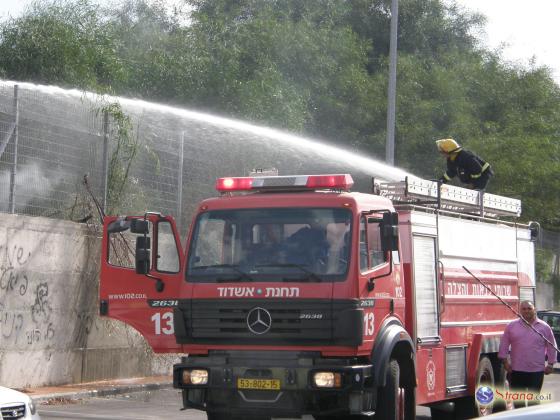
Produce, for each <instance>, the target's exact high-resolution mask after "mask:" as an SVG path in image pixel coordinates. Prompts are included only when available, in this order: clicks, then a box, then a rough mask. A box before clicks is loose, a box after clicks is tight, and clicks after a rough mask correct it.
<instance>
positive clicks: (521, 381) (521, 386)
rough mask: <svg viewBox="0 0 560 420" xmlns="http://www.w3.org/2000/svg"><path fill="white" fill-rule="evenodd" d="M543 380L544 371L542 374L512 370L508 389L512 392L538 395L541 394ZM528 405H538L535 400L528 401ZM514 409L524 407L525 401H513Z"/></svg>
mask: <svg viewBox="0 0 560 420" xmlns="http://www.w3.org/2000/svg"><path fill="white" fill-rule="evenodd" d="M543 380H544V371H542V372H521V371H518V370H513V371H512V372H511V381H510V383H509V387H510V389H511V390H512V391H513V392H532V393H534V394H538V393H540V392H541V388H542V384H543ZM528 402H529V405H536V404H539V402H538V401H536V400H535V399H533V400H531V401H528ZM513 404H514V405H515V408H519V407H525V400H517V401H514V402H513Z"/></svg>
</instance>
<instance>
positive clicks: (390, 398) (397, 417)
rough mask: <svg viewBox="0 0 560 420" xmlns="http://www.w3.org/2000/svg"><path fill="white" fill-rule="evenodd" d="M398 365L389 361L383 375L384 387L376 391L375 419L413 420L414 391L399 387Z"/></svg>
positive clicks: (411, 388)
mask: <svg viewBox="0 0 560 420" xmlns="http://www.w3.org/2000/svg"><path fill="white" fill-rule="evenodd" d="M400 375H401V370H400V366H399V363H398V362H397V361H396V360H395V359H391V361H390V362H389V365H388V366H387V370H386V373H385V386H384V387H383V388H380V389H379V391H378V397H377V400H378V401H379V402H381V404H379V405H378V407H377V410H376V413H375V419H378V420H414V418H415V412H416V389H415V388H414V387H405V388H403V387H401V386H400V379H399V378H400Z"/></svg>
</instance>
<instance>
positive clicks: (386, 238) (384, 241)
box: [381, 212, 399, 252]
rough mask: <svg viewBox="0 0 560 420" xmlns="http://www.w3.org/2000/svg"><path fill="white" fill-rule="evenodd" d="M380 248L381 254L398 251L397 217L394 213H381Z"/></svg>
mask: <svg viewBox="0 0 560 420" xmlns="http://www.w3.org/2000/svg"><path fill="white" fill-rule="evenodd" d="M381 248H382V249H383V252H387V251H396V250H398V249H399V215H398V213H396V212H390V213H383V221H382V222H381Z"/></svg>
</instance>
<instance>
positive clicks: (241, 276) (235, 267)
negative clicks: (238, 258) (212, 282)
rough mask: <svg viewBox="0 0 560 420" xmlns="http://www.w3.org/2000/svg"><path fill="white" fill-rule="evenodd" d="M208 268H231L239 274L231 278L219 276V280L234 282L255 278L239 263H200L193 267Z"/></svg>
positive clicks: (194, 268)
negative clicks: (242, 268) (241, 267)
mask: <svg viewBox="0 0 560 420" xmlns="http://www.w3.org/2000/svg"><path fill="white" fill-rule="evenodd" d="M208 268H229V269H231V270H232V271H234V272H236V273H237V274H239V275H238V276H235V277H231V278H217V279H216V281H217V282H228V281H231V282H234V281H241V280H248V281H254V280H255V279H254V278H253V277H251V276H250V275H249V274H248V273H246V272H245V271H243V270H241V269H240V268H239V266H238V265H234V264H215V265H200V266H198V267H193V268H192V269H193V270H206V269H208Z"/></svg>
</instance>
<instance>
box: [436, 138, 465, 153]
mask: <svg viewBox="0 0 560 420" xmlns="http://www.w3.org/2000/svg"><path fill="white" fill-rule="evenodd" d="M436 145H437V148H438V150H439V151H440V152H445V153H453V152H458V151H459V150H460V149H461V146H459V143H457V142H456V141H455V140H453V139H441V140H437V141H436Z"/></svg>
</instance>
